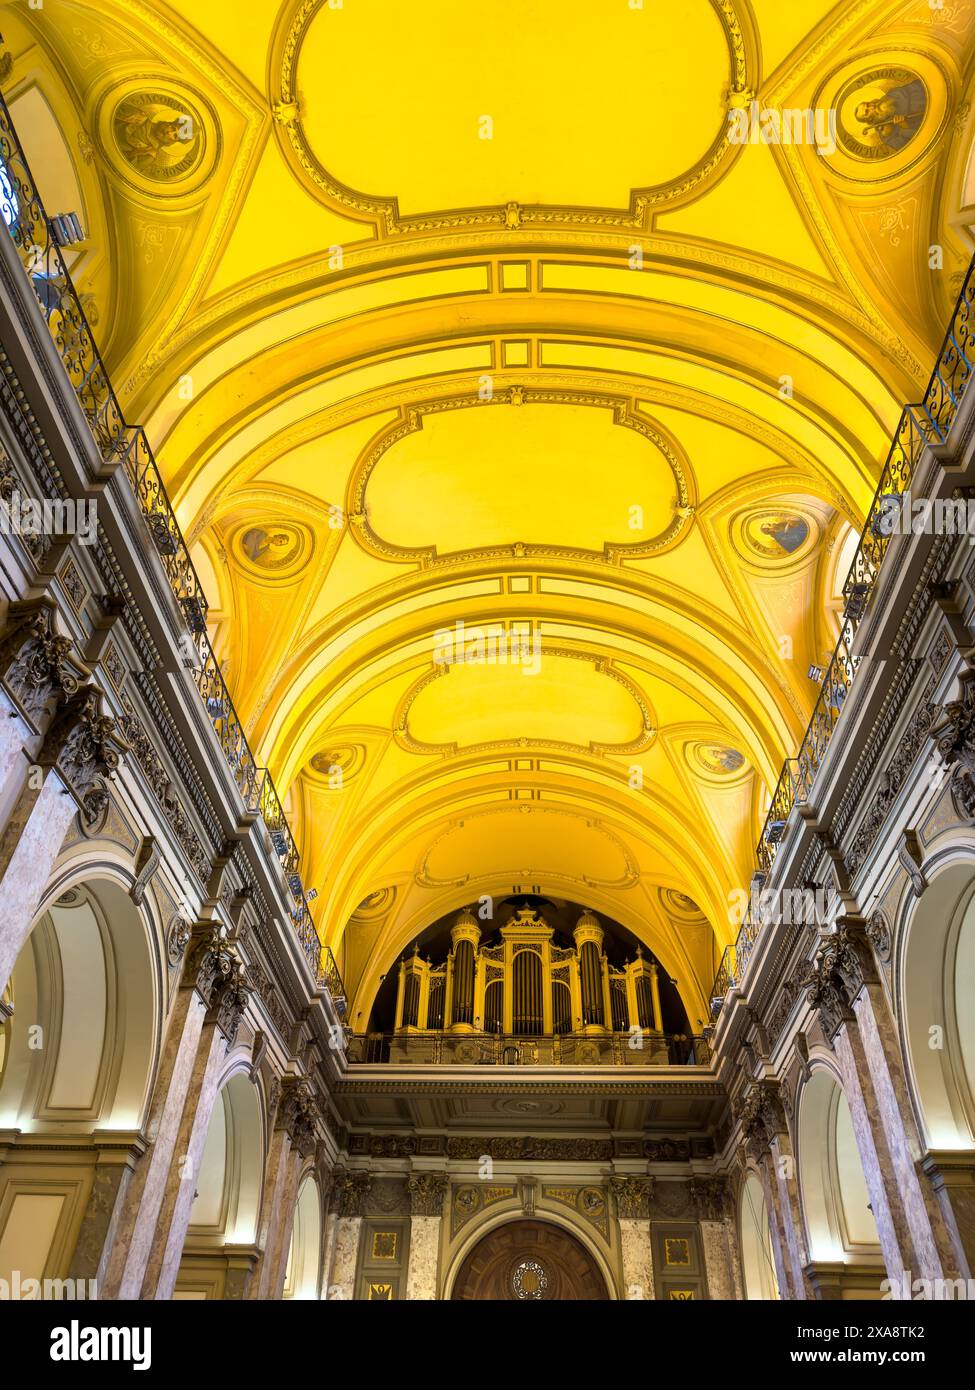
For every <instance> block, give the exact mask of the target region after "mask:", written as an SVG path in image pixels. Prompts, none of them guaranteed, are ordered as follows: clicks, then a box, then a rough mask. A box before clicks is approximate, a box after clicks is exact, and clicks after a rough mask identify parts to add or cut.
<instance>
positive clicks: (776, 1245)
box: [753, 1152, 804, 1299]
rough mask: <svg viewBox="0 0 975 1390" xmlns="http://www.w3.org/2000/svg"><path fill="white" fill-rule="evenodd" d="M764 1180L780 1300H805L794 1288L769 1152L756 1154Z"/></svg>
mask: <svg viewBox="0 0 975 1390" xmlns="http://www.w3.org/2000/svg"><path fill="white" fill-rule="evenodd" d="M753 1157H754V1158H755V1161H756V1163H757V1164H758V1169H759V1172H760V1174H761V1178H762V1191H763V1192H764V1194H765V1205H766V1208H767V1209H768V1221H769V1236H770V1238H771V1244H772V1261H773V1263H774V1265H775V1281H776V1283H777V1284H778V1286H779V1297H780V1298H800V1299H801V1298H803V1297H804V1294H803V1291H802V1289H801V1288H800V1289H799V1290H796V1289H795V1288H794V1287H793V1282H792V1274H791V1269H790V1265H789V1259H788V1247H787V1244H786V1239H785V1218H784V1217H783V1214H782V1207H781V1203H780V1200H779V1189H778V1184H777V1183H776V1181H775V1176H774V1174H773V1172H772V1156H771V1154H769V1153H768V1152H766V1153H765V1154H764V1155H763V1154H754V1155H753Z"/></svg>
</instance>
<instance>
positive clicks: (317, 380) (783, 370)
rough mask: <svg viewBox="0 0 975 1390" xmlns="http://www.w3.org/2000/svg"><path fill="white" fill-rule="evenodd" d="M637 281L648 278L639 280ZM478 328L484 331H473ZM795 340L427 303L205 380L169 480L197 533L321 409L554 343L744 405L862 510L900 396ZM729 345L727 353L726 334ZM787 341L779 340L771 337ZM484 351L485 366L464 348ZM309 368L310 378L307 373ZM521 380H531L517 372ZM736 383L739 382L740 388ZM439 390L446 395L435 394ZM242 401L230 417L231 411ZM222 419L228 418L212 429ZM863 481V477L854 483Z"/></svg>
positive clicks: (329, 331)
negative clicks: (520, 347)
mask: <svg viewBox="0 0 975 1390" xmlns="http://www.w3.org/2000/svg"><path fill="white" fill-rule="evenodd" d="M632 273H633V274H634V275H635V274H636V272H632ZM472 321H476V322H477V323H478V332H477V334H476V336H472V335H471V334H470V331H469V329H468V328H467V324H469V323H470V322H472ZM788 321H789V323H790V324H791V325H792V338H791V340H789V341H783V340H782V339H779V340H778V341H779V347H780V348H781V352H779V351H776V350H774V349H773V350H771V351H770V348H769V337H770V335H769V333H768V330H767V326H765V325H762V326H743V325H740V324H736V323H733V322H730V321H727V320H725V319H722V320H721V321H720V325H719V324H718V323H716V321H715V316H714V315H712V314H707V313H704V312H702V311H698V310H688V309H682V308H681V307H680V306H678V305H670V304H661V303H655V304H652V305H647V304H643V303H641V302H639V301H635V300H623V299H622V298H615V299H608V298H606V297H604V296H598V295H585V294H576V295H564V294H560V295H555V296H541V297H539V296H527V295H525V296H521V298H519V297H518V296H516V295H510V294H509V295H504V296H502V295H495V296H489V295H484V296H473V297H471V296H467V297H465V296H460V297H458V298H457V299H456V300H454V299H451V300H449V302H446V303H445V302H441V301H438V302H433V303H418V304H413V305H409V306H405V307H404V308H402V309H401V310H400V311H399V312H388V311H386V312H377V313H370V314H365V315H361V316H359V317H357V318H356V320H355V321H354V322H353V323H350V322H346V321H343V322H341V323H339V324H335V325H329V326H327V327H325V328H321V327H320V328H315V329H310V330H305V331H304V332H303V333H301V334H299V335H298V336H297V337H295V338H293V339H291V340H289V341H287V342H283V343H282V342H271V343H267V344H266V345H265V346H264V348H263V350H261V351H256V350H255V352H254V354H253V355H251V356H248V357H247V358H246V360H245V361H244V362H243V363H240V364H238V365H237V366H235V367H232V368H231V369H230V370H228V371H224V372H222V373H221V374H220V375H219V376H218V377H217V378H216V379H215V380H214V381H213V384H212V385H210V386H209V387H207V386H205V385H203V384H202V381H197V375H196V372H195V369H194V365H193V364H189V365H190V374H191V375H193V377H194V382H195V383H196V387H195V399H194V401H193V402H192V406H191V408H190V409H184V411H183V414H182V415H181V416H180V417H179V418H178V419H177V420H176V421H175V423H174V425H173V428H172V429H171V430H170V432H169V434H168V435H167V436H166V438H165V439H164V440H163V441H159V442H160V443H162V444H164V446H165V448H164V449H163V450H161V452H163V457H164V458H165V459H166V468H167V476H168V477H169V478H170V479H171V481H172V490H173V492H174V495H175V497H176V500H177V505H178V508H179V510H180V514H181V517H182V519H183V521H184V523H185V524H187V525H191V524H192V522H193V521H194V519H195V518H196V517H197V516H198V514H199V513H200V512H201V511H202V510H204V509H205V508H206V506H207V505H208V504H209V502H210V501H211V499H212V496H213V494H214V493H219V491H220V489H221V488H222V486H223V484H224V480H225V479H226V477H227V476H228V475H229V474H232V473H233V472H234V470H235V469H236V468H237V466H238V464H239V463H240V461H241V459H242V458H245V457H246V456H247V455H248V454H249V453H250V452H252V451H253V449H255V448H256V447H258V446H259V445H260V443H261V442H263V440H264V439H266V437H267V436H268V434H269V433H274V432H279V431H281V430H283V429H285V428H287V427H288V426H289V425H293V424H294V423H295V421H296V420H297V419H299V418H300V417H302V416H307V415H308V414H310V413H313V412H320V411H321V410H323V409H325V408H328V407H332V408H337V407H340V406H345V405H347V404H348V403H349V402H351V401H354V400H355V398H357V397H358V396H360V395H361V394H362V393H363V391H365V390H375V389H376V388H377V387H379V386H380V385H381V384H382V378H383V374H384V373H385V376H386V379H387V381H388V383H389V384H393V383H394V382H395V383H396V384H397V386H398V389H399V393H400V396H399V398H400V401H402V400H403V399H406V400H409V399H410V395H411V385H412V384H414V383H415V384H416V385H420V383H421V382H422V387H423V393H424V394H426V395H429V394H431V387H432V384H433V382H434V381H435V380H436V379H437V378H438V374H440V375H441V376H442V373H443V370H444V367H443V364H442V363H441V361H440V360H439V359H440V357H442V355H443V353H444V352H448V353H449V354H450V357H451V360H452V361H454V360H455V361H456V368H455V369H454V374H453V376H452V378H451V379H452V380H453V381H454V382H455V383H457V382H459V381H461V379H462V378H463V376H464V375H465V374H466V376H467V378H469V380H465V381H464V383H463V385H464V388H465V389H470V387H473V388H474V390H475V391H476V389H477V379H478V377H479V376H480V375H482V374H483V372H484V371H492V372H497V371H499V364H498V362H497V361H495V360H494V359H495V356H496V351H495V348H494V346H493V345H495V344H497V343H499V342H500V341H501V340H502V339H505V338H509V337H513V338H524V337H525V336H526V335H528V336H532V337H538V338H541V339H542V340H544V341H545V342H547V343H548V344H549V346H548V348H546V352H547V354H548V356H549V358H550V359H552V360H553V362H554V359H555V358H559V359H560V360H559V361H558V363H557V364H555V365H557V368H558V371H561V372H566V371H568V372H571V371H587V370H588V371H592V370H596V371H597V372H599V371H602V372H603V373H605V374H606V381H605V383H604V385H605V387H606V388H608V389H614V385H615V387H616V389H618V383H619V381H620V380H621V379H622V378H623V377H624V376H626V375H630V376H632V377H633V378H635V379H636V381H637V382H640V383H642V387H638V388H637V392H636V393H637V394H639V393H640V390H641V389H642V388H643V387H645V385H646V382H647V381H654V380H657V381H659V380H665V381H667V382H668V384H674V385H677V386H681V385H683V386H684V387H685V388H686V389H689V390H690V391H692V392H697V393H699V394H702V395H705V396H712V397H714V398H715V399H716V400H717V401H720V402H722V403H725V404H732V403H734V402H735V401H736V399H737V397H739V396H740V399H737V403H738V405H739V406H740V407H741V408H744V409H745V410H746V412H747V413H750V414H752V415H754V416H755V417H756V421H757V422H761V423H763V424H766V425H768V424H771V426H772V427H773V429H775V430H777V431H779V432H781V433H782V434H784V435H785V436H787V437H789V438H791V439H793V440H794V441H795V443H796V444H797V445H798V446H799V447H801V448H803V449H805V450H806V451H807V453H809V454H810V455H811V456H812V458H813V459H815V460H816V461H817V466H818V468H819V469H820V470H821V471H822V472H823V473H824V474H825V476H826V477H827V478H829V479H830V480H831V482H832V484H833V486H834V487H837V488H838V489H839V490H840V491H842V492H844V493H845V494H847V495H849V494H850V493H851V492H852V494H853V499H852V500H854V501H855V504H856V505H857V506H858V508H860V509H861V510H862V509H863V507H864V506H865V505H866V501H867V500H868V494H869V492H870V491H871V490H872V483H873V480H874V479H875V477H876V474H877V470H878V462H877V459H878V455H882V454H883V453H885V452H886V448H885V445H886V442H887V440H888V437H889V433H890V429H891V427H892V425H893V423H894V421H895V419H896V412H897V408H898V406H899V403H900V402H899V398H898V397H897V396H895V395H894V394H893V393H892V392H891V391H889V390H888V388H887V387H886V385H884V384H883V381H882V378H881V376H880V373H879V370H877V369H873V370H870V369H868V370H867V372H866V380H867V381H869V382H871V383H872V388H871V394H872V395H873V397H874V398H873V400H867V399H866V398H865V397H864V395H863V394H862V393H860V392H858V391H856V390H854V389H853V387H852V386H851V384H850V383H851V382H852V381H853V380H856V379H857V378H858V377H860V378H863V377H864V369H863V368H861V369H860V370H859V372H854V370H853V369H852V367H851V366H850V365H849V363H848V364H847V367H846V370H845V371H843V370H842V369H841V367H840V366H838V365H836V363H837V361H838V360H840V361H841V360H843V356H844V354H843V351H841V348H842V345H841V343H840V341H838V340H837V338H836V337H835V336H830V335H828V334H827V335H826V336H824V338H823V340H822V345H823V349H824V351H828V350H830V349H833V353H832V356H831V359H830V362H831V365H830V366H825V365H823V363H822V362H821V361H820V360H819V359H817V358H815V357H812V356H809V355H808V354H807V353H806V352H805V351H804V349H803V348H802V346H801V344H803V343H805V342H806V341H807V339H808V333H809V330H808V325H804V324H803V323H802V322H801V320H800V318H799V317H798V315H794V314H793V315H790V316H789V318H788ZM719 326H720V327H721V332H720V337H721V340H722V341H721V343H720V346H719V347H715V336H716V330H717V329H718V328H719ZM772 340H773V341H775V335H774V334H773V335H772ZM465 352H466V353H467V354H468V355H469V354H470V353H471V352H474V353H476V354H480V357H479V360H478V361H477V362H476V364H475V363H473V362H471V361H470V360H467V361H465V360H464V353H465ZM296 367H299V368H300V369H299V370H296ZM508 375H511V376H513V377H515V378H523V377H524V375H525V373H523V372H522V373H518V372H515V373H509V374H508ZM782 377H791V378H792V380H793V382H794V384H795V396H794V397H793V398H792V399H791V400H786V399H784V398H783V397H781V396H780V395H779V391H780V378H782ZM732 384H734V386H733V389H732ZM434 389H435V388H434ZM228 401H234V402H239V403H240V404H239V405H238V406H237V408H236V410H235V411H234V412H232V413H231V412H228V410H227V402H228ZM214 422H216V423H214ZM851 475H852V476H851Z"/></svg>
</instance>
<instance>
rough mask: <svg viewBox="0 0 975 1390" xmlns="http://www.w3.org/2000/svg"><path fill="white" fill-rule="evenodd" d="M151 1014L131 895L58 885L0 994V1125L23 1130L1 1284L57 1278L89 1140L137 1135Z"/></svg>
mask: <svg viewBox="0 0 975 1390" xmlns="http://www.w3.org/2000/svg"><path fill="white" fill-rule="evenodd" d="M159 1016H160V1009H159V1005H158V989H157V984H156V975H155V971H154V966H153V958H152V954H151V951H150V944H149V934H148V932H147V931H146V927H145V923H144V921H143V918H142V915H141V913H140V912H139V910H138V909H137V908H136V907H135V905H134V904H133V902H132V900H131V899H130V898H129V896H128V895H127V894H126V893H125V891H124V890H123V889H122V888H121V886H120V885H118V884H117V883H114V882H112V881H109V880H107V879H93V880H91V881H89V882H86V883H84V884H77V885H75V886H74V887H72V888H69V889H67V890H65V891H64V892H63V893H62V894H61V896H60V897H59V898H58V899H57V900H56V901H55V902H54V903H52V904H51V906H50V907H49V908H47V909H46V911H44V912H43V913H42V914H41V915H40V917H39V918H38V919H37V922H36V923H35V925H34V927H33V930H32V931H31V934H30V937H29V938H28V940H27V942H26V943H25V945H24V947H23V949H22V950H21V952H20V955H19V956H18V958H17V961H16V964H15V965H14V969H13V972H12V974H11V977H10V981H9V983H8V986H7V989H6V990H5V991H4V995H3V1010H2V1014H0V1025H2V1026H0V1128H2V1129H5V1130H13V1131H19V1134H18V1135H16V1137H15V1138H14V1139H13V1140H12V1141H11V1143H10V1145H9V1147H8V1153H7V1157H6V1159H5V1161H4V1164H3V1166H2V1168H0V1213H2V1218H0V1278H2V1279H9V1278H10V1276H11V1271H12V1270H14V1269H18V1270H20V1273H21V1277H22V1278H36V1279H45V1278H50V1279H56V1278H63V1277H64V1276H65V1274H66V1271H67V1268H68V1266H69V1265H70V1263H71V1260H72V1256H73V1254H74V1248H75V1245H76V1243H77V1241H78V1237H79V1231H80V1229H81V1226H82V1223H83V1221H84V1218H85V1213H86V1210H87V1208H88V1204H89V1201H90V1199H91V1195H92V1189H93V1186H94V1182H95V1177H96V1165H97V1161H98V1146H97V1145H95V1144H94V1143H90V1144H87V1143H85V1142H84V1139H85V1136H89V1135H92V1134H94V1133H95V1132H96V1131H97V1132H98V1133H99V1134H104V1132H105V1131H114V1132H115V1133H116V1134H117V1135H119V1136H122V1135H124V1134H126V1133H130V1134H133V1136H134V1133H135V1131H137V1130H138V1129H139V1126H140V1125H141V1123H142V1120H143V1117H144V1113H145V1108H146V1103H147V1097H148V1094H149V1087H150V1083H151V1079H152V1073H153V1069H154V1061H155V1055H156V1046H157V1025H158V1020H159ZM66 1141H68V1142H66ZM21 1147H22V1148H23V1153H22V1155H21V1154H20V1153H19V1152H18V1150H19V1149H20V1148H21Z"/></svg>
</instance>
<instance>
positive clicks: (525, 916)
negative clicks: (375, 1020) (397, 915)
mask: <svg viewBox="0 0 975 1390" xmlns="http://www.w3.org/2000/svg"><path fill="white" fill-rule="evenodd" d="M499 935H500V938H501V939H500V943H499V944H497V945H486V944H482V942H481V925H480V923H479V922H478V921H477V919H476V918H475V916H474V914H473V913H472V912H471V911H470V909H469V908H465V909H464V911H463V912H461V914H460V916H459V917H458V918H457V921H456V922H455V923H454V925H453V927H452V928H451V933H450V937H451V950H450V953H449V955H448V956H447V959H446V960H445V961H444V962H443V963H442V964H439V965H435V964H432V963H431V962H430V961H429V960H424V959H423V958H422V957H421V956H420V953H419V949H418V948H417V947H414V950H413V954H412V955H410V956H407V957H404V959H403V960H401V961H400V966H399V979H398V988H397V996H396V1023H395V1040H394V1051H395V1052H396V1054H397V1055H398V1056H400V1057H401V1058H402V1059H404V1060H405V1059H407V1058H408V1057H410V1056H411V1055H413V1054H414V1053H415V1054H416V1056H417V1058H419V1057H421V1056H422V1055H423V1049H422V1047H420V1046H411V1039H413V1038H414V1037H415V1038H416V1042H417V1044H419V1042H420V1040H421V1038H422V1035H423V1034H429V1033H438V1034H446V1035H455V1036H457V1037H463V1036H464V1035H469V1034H478V1035H483V1034H492V1035H495V1034H497V1035H511V1037H512V1038H514V1039H520V1038H526V1039H528V1038H540V1039H542V1038H550V1039H565V1040H568V1039H570V1038H572V1037H580V1036H581V1037H589V1038H592V1039H594V1040H595V1041H596V1042H597V1043H598V1040H599V1039H600V1038H603V1039H612V1038H613V1036H614V1035H618V1034H627V1035H629V1036H630V1039H631V1040H632V1043H633V1046H632V1049H631V1050H633V1051H638V1052H640V1053H642V1054H643V1055H642V1057H641V1058H639V1059H638V1058H636V1057H635V1058H634V1059H633V1060H644V1061H646V1060H650V1058H648V1056H647V1055H646V1054H647V1052H648V1051H649V1052H651V1053H653V1054H657V1053H659V1051H660V1049H661V1047H663V1048H664V1049H665V1046H666V1045H665V1044H664V1042H663V1020H662V1015H661V1009H660V986H659V981H658V978H657V965H656V962H655V961H653V960H651V959H647V958H646V957H645V956H644V955H643V952H642V950H641V949H640V948H639V947H637V951H636V957H635V959H634V960H632V961H628V962H627V963H626V965H625V966H624V967H623V968H622V969H619V968H617V967H616V966H614V965H611V964H610V962H609V961H608V959H607V957H606V954H605V952H604V950H603V941H604V933H603V928H602V926H601V925H600V923H599V919H598V918H597V917H596V916H595V914H594V913H592V912H588V911H586V912H584V913H583V914H582V916H581V917H580V918H579V921H578V923H577V924H576V927H575V930H574V932H573V941H574V945H573V946H571V947H561V946H559V945H557V944H556V942H555V940H554V939H553V938H554V932H553V929H552V928H551V927H550V926H549V925H548V923H547V922H545V920H544V919H543V918H542V917H541V916H540V914H539V913H538V911H537V910H536V909H535V908H534V907H521V908H519V909H517V911H516V912H515V915H514V916H513V917H512V918H511V920H510V921H509V922H507V923H506V924H505V925H504V926H503V927H501V929H500V932H499ZM634 1035H640V1036H639V1039H637V1038H636V1037H634ZM562 1050H564V1048H560V1051H562ZM582 1060H584V1058H582Z"/></svg>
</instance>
